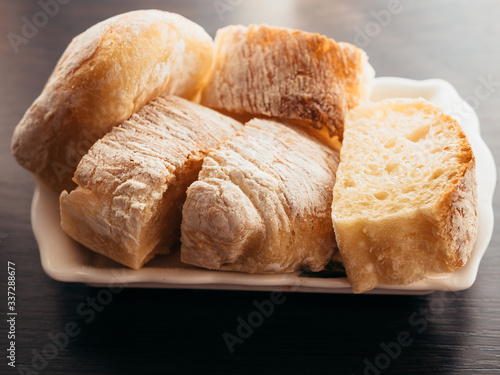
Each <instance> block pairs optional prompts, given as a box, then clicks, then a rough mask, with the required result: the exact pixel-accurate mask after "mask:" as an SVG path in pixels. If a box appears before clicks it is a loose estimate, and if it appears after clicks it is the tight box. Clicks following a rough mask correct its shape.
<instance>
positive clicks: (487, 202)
mask: <svg viewBox="0 0 500 375" xmlns="http://www.w3.org/2000/svg"><path fill="white" fill-rule="evenodd" d="M394 97H409V98H414V97H422V98H425V99H427V100H429V101H431V102H433V103H435V104H436V105H438V106H440V107H441V108H443V110H444V111H445V112H447V113H448V114H450V115H451V116H452V117H454V118H455V119H456V120H457V121H458V122H459V123H460V124H461V125H462V127H463V129H464V131H465V133H466V134H467V136H468V138H469V141H470V143H471V144H472V148H473V149H474V153H475V156H476V163H477V178H478V185H479V186H478V188H479V209H478V214H479V233H478V238H477V241H476V243H475V246H474V250H473V252H472V255H471V258H470V259H469V261H468V263H467V264H466V266H465V267H463V268H461V269H459V270H457V271H456V272H454V273H452V274H446V275H438V276H433V277H429V278H427V279H426V280H422V281H418V282H415V283H413V284H410V285H407V286H379V287H378V288H376V289H374V290H372V291H370V292H369V293H378V294H427V293H431V292H433V291H438V290H443V291H458V290H463V289H467V288H469V287H470V286H471V285H472V284H473V283H474V280H475V279H476V275H477V271H478V268H479V262H480V261H481V258H482V256H483V254H484V252H485V251H486V248H487V247H488V243H489V241H490V238H491V234H492V231H493V210H492V198H493V192H494V189H495V182H496V168H495V162H494V160H493V157H492V155H491V153H490V151H489V149H488V147H487V146H486V144H485V143H484V142H483V140H482V139H481V135H480V132H479V121H478V119H477V116H476V114H475V112H474V110H473V109H472V108H471V107H470V106H469V105H468V104H467V103H466V102H465V101H464V100H462V99H461V98H460V97H459V95H458V94H457V92H456V91H455V89H454V88H453V87H452V86H451V85H450V84H449V83H448V82H446V81H443V80H438V79H432V80H426V81H412V80H408V79H402V78H377V79H376V84H375V88H374V90H373V95H372V100H374V101H379V100H382V99H385V98H394ZM31 221H32V225H33V231H34V234H35V237H36V240H37V242H38V245H39V248H40V255H41V260H42V266H43V269H44V270H45V272H46V273H47V275H49V276H50V277H52V278H53V279H56V280H59V281H67V282H83V283H87V284H89V285H94V286H105V285H106V286H107V285H111V284H121V285H125V286H129V287H157V288H189V289H234V290H276V291H300V292H322V293H351V292H352V291H351V287H350V285H349V282H348V281H347V279H346V278H330V279H329V278H304V277H299V276H298V273H292V274H281V275H253V274H244V273H237V272H221V271H210V270H205V269H201V268H196V267H192V266H188V265H185V264H182V263H181V262H180V260H179V251H178V250H177V251H174V252H173V253H172V254H169V255H162V256H157V257H156V258H155V259H154V260H153V261H151V262H149V263H148V264H147V265H146V266H145V267H144V268H142V269H140V270H131V269H128V268H126V267H123V266H121V265H119V264H118V263H115V262H113V261H111V260H109V259H107V258H105V257H103V256H101V255H98V254H96V253H94V252H92V251H90V250H88V249H86V248H84V247H83V246H81V245H79V244H78V243H76V242H75V241H73V240H72V239H71V238H70V237H69V236H67V235H66V234H65V233H64V232H63V231H62V229H61V227H60V224H59V221H60V218H59V203H58V195H57V194H56V193H55V192H53V191H52V190H50V189H49V188H48V187H47V186H45V185H44V184H43V183H41V182H40V181H38V180H36V188H35V194H34V197H33V204H32V210H31Z"/></svg>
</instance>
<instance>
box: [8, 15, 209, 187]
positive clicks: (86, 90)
mask: <svg viewBox="0 0 500 375" xmlns="http://www.w3.org/2000/svg"><path fill="white" fill-rule="evenodd" d="M212 58H213V44H212V39H211V37H210V36H209V35H208V34H207V33H206V32H205V31H204V30H203V29H202V28H201V27H200V26H198V25H196V24H195V23H193V22H191V21H189V20H187V19H185V18H184V17H182V16H180V15H177V14H173V13H168V12H163V11H159V10H140V11H133V12H129V13H124V14H121V15H118V16H115V17H112V18H110V19H107V20H105V21H103V22H100V23H98V24H96V25H94V26H93V27H91V28H89V29H88V30H87V31H85V32H83V33H82V34H80V35H78V36H77V37H75V38H74V39H73V40H72V42H71V43H70V44H69V45H68V47H67V49H66V50H65V52H64V53H63V55H62V56H61V58H60V60H59V62H58V63H57V65H56V67H55V69H54V71H53V73H52V75H51V76H50V77H49V79H48V82H47V84H46V85H45V87H44V89H43V91H42V93H41V94H40V96H39V97H38V98H37V99H36V100H35V102H34V103H33V105H32V106H31V107H30V108H29V109H28V111H27V112H26V113H25V115H24V117H23V118H22V120H21V121H20V123H19V124H18V125H17V127H16V129H15V132H14V136H13V140H12V152H13V155H14V156H15V158H16V159H17V161H18V162H19V163H20V164H21V165H22V166H23V167H25V168H26V169H28V170H30V171H31V172H33V173H34V174H36V175H38V176H39V177H40V178H41V179H42V180H43V181H44V182H45V183H47V184H48V185H49V186H51V187H52V188H54V189H55V190H57V191H62V190H71V189H73V188H74V187H75V185H74V183H73V182H72V181H71V179H72V177H73V174H74V171H75V169H76V166H77V165H78V162H79V161H80V159H81V157H82V156H83V155H85V153H86V152H87V151H88V150H89V148H90V147H91V146H92V145H93V144H94V143H95V141H96V140H98V139H99V138H101V137H102V136H103V135H104V134H106V133H107V132H108V131H109V130H111V128H112V127H113V126H116V125H118V124H120V123H122V122H123V121H125V120H126V119H128V118H129V117H130V115H131V114H132V113H135V112H137V111H138V110H139V109H140V108H141V107H142V106H143V105H144V104H146V103H147V102H148V101H150V100H151V99H153V98H155V97H157V96H159V95H161V94H175V95H178V96H181V97H185V98H187V99H192V98H194V97H195V96H196V95H197V93H198V92H199V90H200V89H201V87H202V86H203V84H204V82H205V79H206V76H207V74H208V72H209V69H210V66H211V63H212Z"/></svg>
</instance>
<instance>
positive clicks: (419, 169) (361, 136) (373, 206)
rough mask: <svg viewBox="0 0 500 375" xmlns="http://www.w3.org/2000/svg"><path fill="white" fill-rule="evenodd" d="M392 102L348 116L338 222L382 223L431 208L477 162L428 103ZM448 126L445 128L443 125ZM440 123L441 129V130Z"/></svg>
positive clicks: (448, 122)
mask: <svg viewBox="0 0 500 375" xmlns="http://www.w3.org/2000/svg"><path fill="white" fill-rule="evenodd" d="M408 104H409V102H408V101H405V100H398V101H387V102H386V103H385V104H384V105H372V106H366V107H363V108H362V109H359V108H358V110H357V111H355V112H352V113H351V115H350V117H349V127H348V128H347V129H346V134H348V136H347V137H346V141H345V142H344V143H343V145H342V150H341V162H342V163H343V166H342V169H341V170H340V171H339V174H338V176H337V184H338V187H341V188H342V190H343V193H342V201H337V202H336V205H337V208H338V210H337V212H336V216H337V218H339V219H347V218H350V219H356V218H367V217H369V218H379V217H386V216H388V215H392V214H396V213H398V214H401V213H402V212H404V211H408V212H409V211H411V210H413V209H415V208H420V207H424V206H425V205H428V204H430V203H432V202H433V201H434V200H435V199H436V197H438V196H440V195H441V194H443V193H444V192H445V191H446V190H448V189H449V187H450V184H456V183H457V182H458V180H459V179H460V178H461V177H462V175H461V174H459V171H458V170H457V169H456V168H455V165H457V164H462V163H467V162H468V161H470V159H471V158H472V154H471V153H470V150H467V149H466V148H465V146H464V145H463V143H462V142H461V140H462V139H463V138H465V135H464V134H463V132H462V131H460V132H459V137H457V136H456V134H457V125H456V123H455V121H454V120H452V119H451V118H449V117H447V116H444V115H441V114H439V112H438V110H437V109H436V108H434V107H431V106H429V105H427V104H426V103H425V102H423V101H413V102H412V104H411V105H408ZM443 122H444V125H441V124H443ZM437 124H439V126H436V125H437Z"/></svg>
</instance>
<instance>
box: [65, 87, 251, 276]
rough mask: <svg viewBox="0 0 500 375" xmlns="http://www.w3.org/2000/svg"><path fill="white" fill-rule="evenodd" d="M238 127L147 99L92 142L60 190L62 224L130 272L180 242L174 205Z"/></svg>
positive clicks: (183, 103)
mask: <svg viewBox="0 0 500 375" xmlns="http://www.w3.org/2000/svg"><path fill="white" fill-rule="evenodd" d="M241 127H242V124H240V123H238V122H237V121H235V120H233V119H231V118H229V117H225V116H223V115H221V114H219V113H218V112H215V111H212V110H210V109H209V108H205V107H202V106H200V105H198V104H195V103H192V102H189V101H187V100H185V99H181V98H178V97H175V96H164V97H159V98H157V99H154V100H153V101H151V102H150V103H148V104H147V105H146V106H144V107H143V108H142V109H141V110H140V111H139V112H138V113H136V114H133V115H132V116H131V118H130V119H129V120H127V121H125V122H124V123H122V124H121V125H120V126H118V127H115V128H114V129H113V130H112V131H111V132H109V133H108V134H106V135H105V136H104V137H103V138H102V139H101V140H99V141H98V142H97V143H95V144H94V145H93V146H92V148H91V149H90V151H89V153H88V154H87V155H85V156H84V157H83V159H82V161H81V162H80V164H79V165H78V168H77V170H76V173H75V178H74V180H75V182H76V183H77V184H78V187H77V188H76V189H75V190H73V191H72V192H71V193H67V192H66V191H65V192H63V193H62V194H61V197H60V207H61V225H62V228H63V229H64V231H65V232H66V233H68V234H69V235H70V236H71V237H73V238H74V239H75V240H76V241H78V242H80V243H82V244H83V245H85V246H87V247H88V248H90V249H92V250H94V251H96V252H98V253H100V254H103V255H105V256H107V257H109V258H111V259H114V260H115V261H117V262H119V263H121V264H124V265H126V266H128V267H131V268H134V269H137V268H140V267H141V266H142V265H143V264H144V263H146V262H147V261H148V260H149V259H151V258H152V257H153V256H154V255H155V254H156V253H157V252H167V251H168V248H169V247H170V246H171V245H172V244H174V243H175V242H177V241H179V238H180V224H181V208H182V204H183V202H184V199H185V196H186V190H187V188H188V186H189V185H190V184H191V183H192V182H193V181H195V180H196V178H197V176H198V172H199V170H200V168H201V164H202V160H203V157H204V156H205V154H206V153H207V152H208V150H209V149H210V148H215V147H217V146H218V144H219V142H222V141H223V140H224V139H225V138H226V137H229V136H232V135H234V134H235V132H236V131H237V130H239V129H240V128H241Z"/></svg>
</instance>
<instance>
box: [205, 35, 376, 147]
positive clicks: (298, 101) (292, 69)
mask: <svg viewBox="0 0 500 375" xmlns="http://www.w3.org/2000/svg"><path fill="white" fill-rule="evenodd" d="M215 51H216V52H215V60H214V69H213V70H212V73H211V75H210V78H209V80H208V83H207V86H206V87H205V88H204V90H203V92H202V98H201V103H202V104H203V105H206V106H208V107H211V108H214V109H217V110H219V111H222V112H224V113H229V114H231V115H238V116H245V115H246V116H247V117H248V116H249V115H250V117H252V116H253V117H255V116H257V117H259V116H267V117H273V118H277V119H280V120H282V121H286V122H289V123H294V124H296V125H301V126H304V127H305V128H306V129H310V130H311V132H312V133H313V134H314V135H317V136H319V137H320V138H321V139H323V140H325V141H326V142H328V143H331V144H332V145H333V146H335V145H338V142H336V140H337V139H338V138H340V139H342V133H343V129H344V118H345V115H346V113H347V112H348V110H350V109H351V108H354V107H355V106H357V105H358V104H360V103H363V102H365V101H366V100H367V99H368V97H369V93H370V87H371V81H372V79H373V76H374V71H373V68H372V67H371V66H370V64H369V63H368V58H367V56H366V54H365V53H364V52H363V51H362V50H361V49H359V48H356V47H355V46H353V45H351V44H348V43H336V42H335V41H334V40H332V39H329V38H327V37H325V36H322V35H319V34H312V33H306V32H304V31H298V30H291V29H286V28H280V27H270V26H266V25H260V26H257V25H253V26H250V27H243V26H228V27H225V28H222V29H220V30H218V31H217V34H216V37H215ZM243 118H244V117H243Z"/></svg>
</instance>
